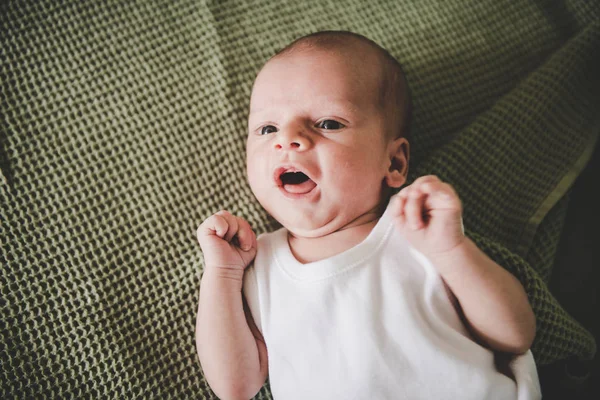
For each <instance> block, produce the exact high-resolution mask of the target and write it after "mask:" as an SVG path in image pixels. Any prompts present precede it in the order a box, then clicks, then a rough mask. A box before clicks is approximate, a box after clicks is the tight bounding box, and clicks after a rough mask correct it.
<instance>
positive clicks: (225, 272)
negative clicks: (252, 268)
mask: <svg viewBox="0 0 600 400" xmlns="http://www.w3.org/2000/svg"><path fill="white" fill-rule="evenodd" d="M243 281H244V269H243V268H239V267H222V266H209V265H207V266H205V267H204V273H203V274H202V282H206V283H210V284H214V285H218V286H220V287H222V288H223V289H232V290H236V291H239V290H241V288H242V283H243Z"/></svg>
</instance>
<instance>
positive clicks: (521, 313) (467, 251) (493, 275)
mask: <svg viewBox="0 0 600 400" xmlns="http://www.w3.org/2000/svg"><path fill="white" fill-rule="evenodd" d="M430 260H431V262H432V263H433V264H434V265H435V266H436V268H437V270H438V271H439V273H440V275H441V276H442V278H443V279H444V281H445V282H446V284H447V285H448V286H449V287H450V289H451V290H452V293H453V294H454V295H455V296H456V298H457V300H458V302H459V304H460V306H461V308H462V311H463V313H464V315H465V317H466V319H467V322H468V323H469V326H470V328H471V331H472V332H473V333H474V334H475V335H476V336H477V337H478V338H479V339H480V340H481V341H483V342H484V343H485V344H487V345H488V346H489V347H490V348H492V349H494V350H498V351H502V352H508V353H514V354H522V353H525V352H526V351H527V350H528V349H529V348H530V347H531V344H532V342H533V339H534V337H535V329H536V326H535V317H534V315H533V310H532V309H531V306H530V305H529V301H528V299H527V294H526V293H525V290H524V289H523V286H522V285H521V283H520V282H519V281H518V280H517V279H516V278H515V277H514V276H513V275H512V274H510V273H509V272H508V271H506V270H505V269H504V268H502V267H500V266H499V265H498V264H496V263H495V262H494V261H493V260H491V259H490V258H489V257H488V256H487V255H486V254H485V253H484V252H482V251H481V250H480V249H479V248H478V247H477V246H476V245H475V243H473V242H472V241H471V240H470V239H468V238H465V240H464V242H463V244H461V245H460V246H457V247H455V248H454V249H453V250H451V251H450V252H449V253H447V254H444V255H439V256H437V257H435V256H434V257H430Z"/></svg>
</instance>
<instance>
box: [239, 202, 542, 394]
mask: <svg viewBox="0 0 600 400" xmlns="http://www.w3.org/2000/svg"><path fill="white" fill-rule="evenodd" d="M287 235H288V232H287V230H286V229H284V228H282V229H280V230H278V231H275V232H272V233H268V234H263V235H261V236H260V237H259V239H258V253H257V256H256V259H255V262H254V265H253V266H251V267H249V268H247V270H246V274H245V276H244V288H243V292H244V296H245V297H246V300H247V302H248V305H249V307H250V310H251V313H252V316H253V318H254V321H255V323H256V325H257V327H258V329H259V330H260V331H261V332H262V334H263V336H264V339H265V342H266V345H267V351H268V359H269V379H270V385H271V391H272V393H273V397H274V398H275V399H279V400H291V399H344V400H347V399H474V400H482V399H502V400H506V399H519V400H524V399H539V398H541V394H540V387H539V381H538V376H537V371H536V367H535V363H534V360H533V356H532V354H531V351H528V352H527V353H525V354H524V355H522V356H518V357H516V359H515V360H514V361H513V362H512V363H511V369H512V371H513V373H514V375H515V380H516V382H515V381H513V380H512V379H510V378H508V377H507V376H505V375H503V374H501V373H499V372H497V370H496V368H495V364H494V355H493V353H492V351H490V350H488V349H486V348H484V347H482V346H481V345H479V344H477V343H476V342H474V341H473V340H472V339H471V337H470V335H469V333H468V331H467V330H466V329H465V327H464V325H463V323H462V322H461V321H460V318H459V316H458V314H457V312H456V310H455V309H454V307H453V305H452V304H451V302H450V300H449V298H448V295H447V293H446V289H445V285H444V282H443V281H442V279H441V277H440V275H439V274H438V272H437V271H436V269H435V268H434V266H433V265H432V264H431V263H430V262H429V261H428V259H427V258H425V256H423V254H421V253H419V252H417V251H416V250H415V249H414V248H412V247H410V245H409V244H408V242H407V241H406V240H404V239H403V238H402V237H401V235H400V234H399V233H398V231H397V230H396V229H394V225H393V221H392V220H391V217H390V216H389V212H388V211H386V212H385V213H384V215H383V216H382V217H381V219H380V220H379V221H378V223H377V225H376V226H375V228H373V230H372V231H371V233H370V234H369V235H368V237H367V238H366V239H365V240H364V241H363V242H361V243H359V244H358V245H356V246H355V247H353V248H351V249H349V250H346V251H344V252H343V253H340V254H337V255H335V256H333V257H330V258H327V259H325V260H321V261H317V262H312V263H308V264H301V263H300V262H298V261H297V260H296V259H295V258H294V256H293V254H292V253H291V250H290V248H289V245H288V241H287Z"/></svg>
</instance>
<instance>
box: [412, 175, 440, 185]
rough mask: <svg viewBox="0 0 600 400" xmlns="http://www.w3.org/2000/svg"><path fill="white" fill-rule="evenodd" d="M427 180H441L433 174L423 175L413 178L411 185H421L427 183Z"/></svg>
mask: <svg viewBox="0 0 600 400" xmlns="http://www.w3.org/2000/svg"><path fill="white" fill-rule="evenodd" d="M427 182H440V183H441V182H442V181H441V180H440V178H438V177H437V176H435V175H425V176H420V177H418V178H417V179H415V181H414V182H413V185H415V186H421V185H422V184H424V183H427Z"/></svg>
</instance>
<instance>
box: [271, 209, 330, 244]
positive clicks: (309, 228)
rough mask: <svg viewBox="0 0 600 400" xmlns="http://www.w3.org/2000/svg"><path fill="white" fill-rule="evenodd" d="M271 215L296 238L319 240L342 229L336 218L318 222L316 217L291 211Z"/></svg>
mask: <svg viewBox="0 0 600 400" xmlns="http://www.w3.org/2000/svg"><path fill="white" fill-rule="evenodd" d="M270 214H271V215H272V216H273V218H275V219H276V220H277V222H279V223H280V224H281V225H283V227H284V228H285V229H287V230H288V231H289V232H290V233H291V234H292V235H293V236H295V237H304V238H318V237H323V236H327V235H329V234H331V233H333V232H335V231H337V230H338V229H339V228H340V227H339V226H337V225H339V222H338V221H336V220H335V218H328V219H322V220H317V219H316V218H314V216H311V215H304V213H301V212H297V213H295V212H291V213H290V211H289V209H288V210H287V212H285V211H284V212H283V213H281V214H280V213H277V212H275V213H272V212H270Z"/></svg>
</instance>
